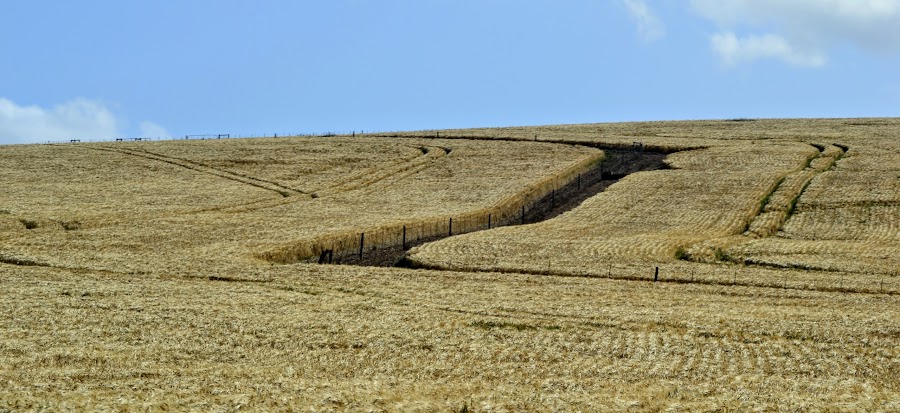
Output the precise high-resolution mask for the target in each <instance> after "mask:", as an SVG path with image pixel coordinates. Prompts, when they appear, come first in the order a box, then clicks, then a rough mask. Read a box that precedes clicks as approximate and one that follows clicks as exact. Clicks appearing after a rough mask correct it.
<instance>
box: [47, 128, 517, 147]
mask: <svg viewBox="0 0 900 413" xmlns="http://www.w3.org/2000/svg"><path fill="white" fill-rule="evenodd" d="M497 129H500V128H497ZM399 133H425V134H428V133H431V134H435V133H439V132H438V131H437V130H421V131H408V130H407V131H401V130H358V131H357V130H352V131H327V132H286V133H282V132H278V133H238V134H235V133H204V134H188V135H182V136H145V137H138V138H78V139H57V140H46V141H39V142H37V143H40V144H64V143H91V142H150V141H179V140H215V139H247V138H289V137H318V138H327V137H332V136H351V137H355V136H366V135H369V136H371V135H390V134H399Z"/></svg>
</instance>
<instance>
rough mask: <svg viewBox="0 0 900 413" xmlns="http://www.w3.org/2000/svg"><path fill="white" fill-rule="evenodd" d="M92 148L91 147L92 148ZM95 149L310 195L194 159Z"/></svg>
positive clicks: (284, 194)
mask: <svg viewBox="0 0 900 413" xmlns="http://www.w3.org/2000/svg"><path fill="white" fill-rule="evenodd" d="M92 149H93V148H92ZM96 149H97V150H103V151H108V152H117V153H121V154H125V155H130V156H136V157H139V158H144V159H149V160H153V161H158V162H164V163H167V164H170V165H175V166H179V167H182V168H185V169H190V170H192V171H196V172H200V173H205V174H209V175H213V176H217V177H219V178H224V179H228V180H232V181H235V182H240V183H242V184H246V185H250V186H254V187H257V188H261V189H265V190H269V191H272V192H275V193H278V194H279V195H281V196H282V197H285V198H287V197H290V196H294V195H298V194H302V195H311V194H309V193H306V192H304V191H301V190H299V189H294V188H290V187H287V186H284V185H281V184H279V183H277V182H272V181H267V180H264V179H260V178H256V177H252V176H248V175H242V174H238V173H234V172H231V171H227V170H224V169H219V168H215V167H212V166H209V165H205V164H202V163H199V162H195V161H189V160H187V159H183V158H178V157H174V156H167V155H162V154H158V153H154V152H150V151H146V150H138V149H124V148H110V147H101V148H96Z"/></svg>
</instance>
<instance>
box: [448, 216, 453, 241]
mask: <svg viewBox="0 0 900 413" xmlns="http://www.w3.org/2000/svg"><path fill="white" fill-rule="evenodd" d="M447 236H448V237H452V236H453V218H450V223H449V224H447Z"/></svg>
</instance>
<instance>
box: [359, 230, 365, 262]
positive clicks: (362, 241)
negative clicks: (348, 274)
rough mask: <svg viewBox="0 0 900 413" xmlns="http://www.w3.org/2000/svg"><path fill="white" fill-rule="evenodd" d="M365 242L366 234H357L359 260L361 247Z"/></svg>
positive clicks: (361, 252) (361, 251) (361, 253)
mask: <svg viewBox="0 0 900 413" xmlns="http://www.w3.org/2000/svg"><path fill="white" fill-rule="evenodd" d="M365 240H366V233H365V232H361V233H359V259H362V255H363V245H365V244H364V243H365Z"/></svg>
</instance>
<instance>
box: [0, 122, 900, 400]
mask: <svg viewBox="0 0 900 413" xmlns="http://www.w3.org/2000/svg"><path fill="white" fill-rule="evenodd" d="M898 132H900V120H895V119H834V120H755V121H749V120H740V121H697V122H652V123H630V124H594V125H568V126H547V127H532V128H501V129H482V130H477V129H470V130H455V131H423V132H410V133H403V134H391V136H386V135H384V136H373V135H369V136H362V137H306V138H278V139H251V140H214V141H169V142H133V143H132V142H129V143H124V142H116V143H113V142H110V143H90V144H73V145H52V146H50V145H28V146H5V147H0V170H2V174H0V180H2V184H3V188H4V191H2V193H0V287H2V289H0V291H2V292H0V314H2V317H0V331H2V336H0V411H4V410H8V411H43V410H50V411H56V410H107V411H164V410H195V411H236V410H245V409H249V410H258V411H296V410H305V411H404V412H406V411H470V412H471V411H605V410H612V411H622V410H628V411H731V410H775V411H821V410H833V411H897V410H900V402H898V400H900V355H898V348H900V306H898V305H900V295H898V293H900V279H898V278H897V276H896V273H895V271H896V270H895V269H896V268H898V267H900V224H898V222H900V158H898V156H900V155H897V154H898V149H900V143H897V141H896V138H897V133H898ZM635 144H639V145H635ZM603 148H608V149H617V150H620V149H622V148H626V149H629V150H630V149H633V150H634V151H648V152H650V151H664V152H666V153H669V155H668V156H667V157H666V160H665V162H666V164H667V169H658V170H652V171H644V172H638V173H634V174H631V175H628V176H626V177H624V178H623V179H621V180H619V181H618V182H616V183H615V184H613V185H612V186H610V187H609V188H607V189H606V190H605V191H604V192H601V193H599V194H597V195H594V196H592V197H590V198H588V199H587V200H585V201H584V202H583V203H582V204H580V205H578V206H577V207H575V208H574V209H572V210H570V211H568V212H565V213H563V214H562V215H560V216H558V217H555V218H552V219H549V220H546V221H543V222H538V223H534V224H529V225H509V226H500V227H497V226H498V225H506V224H514V223H515V222H516V217H517V213H518V211H520V210H522V208H523V207H524V208H526V209H528V208H531V207H533V206H534V205H535V202H536V201H537V200H538V199H540V198H544V197H547V196H553V195H555V191H556V190H558V189H559V188H561V187H562V186H564V185H566V184H567V183H572V182H575V180H576V179H579V180H580V179H581V178H580V176H581V174H582V173H586V172H587V171H588V170H589V169H591V168H593V167H596V166H597V165H598V164H599V165H600V167H601V168H602V167H603V165H604V162H609V160H608V158H606V157H605V155H604V151H603ZM578 182H579V185H580V184H581V182H580V181H578ZM488 215H490V216H491V218H492V219H493V221H492V222H493V223H494V224H493V225H489V224H487V223H486V222H485V219H486V217H487V216H488ZM451 219H452V220H453V221H452V228H448V227H447V225H448V223H449V222H450V220H451ZM488 226H491V227H492V229H487V227H488ZM404 227H406V229H407V236H408V237H409V238H410V239H411V240H414V239H418V238H438V237H440V236H442V235H446V234H447V233H453V234H454V236H452V237H448V238H444V239H441V240H437V241H435V242H429V243H425V244H423V245H420V246H417V247H415V248H413V249H412V250H410V251H409V256H408V257H407V258H406V259H405V260H404V261H403V262H404V263H405V264H406V265H407V266H412V267H414V268H396V267H394V268H384V267H372V266H354V265H327V264H323V265H320V264H316V263H315V261H316V260H317V258H319V257H320V254H321V253H322V251H323V250H326V249H330V250H332V252H333V253H334V254H335V255H337V256H338V257H341V256H353V255H355V254H356V253H357V250H358V247H359V241H360V240H359V238H360V234H361V233H365V234H366V235H365V238H366V240H365V242H366V243H365V245H364V250H365V252H366V254H369V253H373V254H374V253H377V252H378V251H379V250H384V249H386V248H389V247H391V246H396V245H397V244H398V243H399V242H401V241H400V240H401V238H400V237H401V236H402V235H401V234H402V233H401V232H400V231H401V230H402V228H404ZM494 227H497V228H494ZM448 230H449V231H448ZM361 263H362V264H365V261H363V262H361ZM657 269H658V272H656V271H657ZM654 277H656V279H657V281H656V282H654V281H653V280H654Z"/></svg>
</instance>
